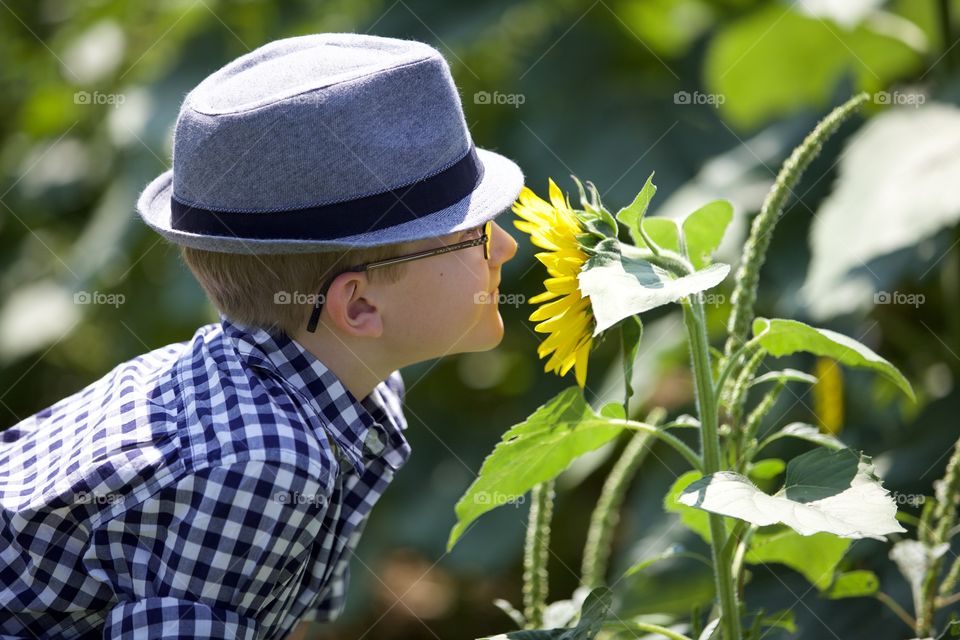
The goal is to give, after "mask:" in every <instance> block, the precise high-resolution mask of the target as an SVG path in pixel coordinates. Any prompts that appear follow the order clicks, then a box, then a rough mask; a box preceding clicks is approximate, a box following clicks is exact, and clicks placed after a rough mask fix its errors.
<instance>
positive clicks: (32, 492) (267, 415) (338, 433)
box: [0, 318, 410, 638]
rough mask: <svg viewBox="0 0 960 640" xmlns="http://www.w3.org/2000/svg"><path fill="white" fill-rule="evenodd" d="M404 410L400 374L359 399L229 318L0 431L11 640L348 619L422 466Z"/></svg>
mask: <svg viewBox="0 0 960 640" xmlns="http://www.w3.org/2000/svg"><path fill="white" fill-rule="evenodd" d="M402 395H403V383H402V380H401V378H400V374H399V372H396V373H394V374H393V375H392V376H390V378H389V379H388V380H387V381H385V382H384V383H382V384H381V385H379V386H378V387H377V388H376V389H375V390H374V392H373V393H371V394H370V395H369V396H367V397H366V398H364V399H363V401H362V402H358V401H357V400H356V399H355V398H354V397H353V395H352V394H350V393H349V392H348V391H347V390H346V389H344V388H343V386H342V385H341V384H340V382H339V381H338V380H337V378H336V377H335V376H333V375H332V374H331V373H330V371H329V370H327V369H326V367H324V365H323V364H322V363H321V362H320V361H319V360H317V359H316V358H314V357H313V356H312V355H311V354H309V353H307V352H306V351H304V350H303V349H302V348H300V346H299V345H298V344H297V343H296V342H294V341H292V340H290V339H289V338H284V337H283V336H277V337H273V336H270V335H269V334H268V333H267V332H266V331H263V330H258V329H252V328H250V327H246V326H243V325H239V324H237V323H234V322H231V321H230V320H229V319H227V318H222V322H221V324H213V325H207V326H204V327H201V328H200V329H199V330H198V331H197V332H196V334H195V335H194V337H193V339H192V340H189V341H187V342H183V343H178V344H173V345H169V346H167V347H164V348H162V349H157V350H155V351H152V352H150V353H147V354H145V355H143V356H140V357H138V358H136V359H134V360H131V361H129V362H126V363H124V364H122V365H120V366H118V367H116V368H115V369H114V370H113V371H111V372H110V373H108V374H107V375H106V376H104V377H103V378H101V379H100V380H98V381H96V382H94V383H93V384H91V385H90V386H88V387H87V388H85V389H83V390H82V391H80V392H78V393H77V394H75V395H73V396H71V397H68V398H66V399H64V400H62V401H60V402H58V403H57V404H55V405H53V406H52V407H50V408H49V409H46V410H44V411H41V412H39V413H37V414H36V415H34V416H31V417H30V418H27V419H26V420H24V421H22V422H21V423H19V424H17V425H14V426H13V427H11V428H10V429H8V430H6V431H4V432H2V433H0V438H2V442H0V504H2V512H0V536H2V539H3V540H5V541H7V545H6V546H5V547H4V549H3V550H2V552H0V602H2V603H4V606H5V607H9V609H10V610H11V611H12V612H13V613H14V615H12V616H10V617H5V618H3V619H0V634H12V635H13V636H15V637H17V636H19V637H25V638H26V637H34V635H36V636H38V637H80V636H83V635H85V634H88V633H90V632H97V633H99V631H98V629H99V628H100V627H101V626H103V625H105V626H104V636H103V637H110V638H112V637H125V635H124V634H125V633H126V630H125V628H126V629H130V630H132V629H137V630H138V633H144V634H147V635H149V637H178V635H184V636H189V635H190V633H192V631H190V630H191V629H196V630H199V629H205V631H203V632H198V635H199V636H203V637H216V638H220V637H222V638H243V637H277V638H282V637H283V636H284V635H286V634H287V633H288V632H289V631H290V629H291V628H292V627H293V625H294V624H295V623H296V622H297V620H299V619H313V620H325V619H330V618H332V617H335V616H336V614H337V613H339V611H340V609H341V607H342V605H343V601H344V595H345V589H346V586H347V580H348V576H349V567H348V563H349V559H350V556H351V554H352V552H353V549H354V546H355V545H356V542H357V539H358V538H359V534H360V531H361V529H362V526H363V523H364V521H365V518H366V516H367V514H368V512H369V511H370V509H371V507H372V506H373V505H374V504H375V503H376V501H377V499H378V498H379V496H380V494H381V493H382V492H383V490H384V489H385V488H386V486H387V485H388V483H389V482H390V480H391V479H392V477H393V473H394V471H395V470H396V469H397V468H399V467H400V466H401V465H402V464H403V463H404V461H405V460H406V458H407V456H408V455H409V453H410V447H409V445H408V444H407V442H406V440H405V438H404V436H403V433H402V430H403V429H405V428H406V423H405V421H404V418H403V414H402V411H401V409H400V403H401V400H402ZM304 419H306V427H307V428H304V426H305V425H304ZM330 439H332V440H333V447H334V448H335V449H336V453H335V452H334V451H333V449H332V447H331V443H330ZM198 594H199V595H202V596H203V602H197V601H196V600H195V598H196V595H198ZM263 629H277V630H279V632H278V633H276V634H275V635H270V636H265V635H262V631H263ZM185 632H186V633H185Z"/></svg>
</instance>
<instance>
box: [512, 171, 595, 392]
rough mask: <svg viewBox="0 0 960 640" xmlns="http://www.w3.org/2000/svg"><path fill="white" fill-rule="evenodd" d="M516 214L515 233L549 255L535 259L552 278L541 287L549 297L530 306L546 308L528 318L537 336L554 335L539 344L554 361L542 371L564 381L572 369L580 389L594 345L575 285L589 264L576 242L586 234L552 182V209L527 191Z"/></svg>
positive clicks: (585, 301) (587, 311)
mask: <svg viewBox="0 0 960 640" xmlns="http://www.w3.org/2000/svg"><path fill="white" fill-rule="evenodd" d="M513 212H514V213H515V214H517V215H518V216H519V217H520V218H522V220H515V221H514V223H513V224H514V225H515V226H516V227H517V229H519V230H520V231H523V232H524V233H529V234H530V242H532V243H533V244H534V245H535V246H537V247H540V248H541V249H546V251H545V252H543V253H538V254H536V258H537V259H538V260H539V261H540V262H542V263H543V264H544V266H545V267H546V268H547V273H548V274H549V275H550V276H551V277H549V278H547V279H546V280H544V281H543V286H544V287H545V288H546V291H545V292H543V293H541V294H540V295H537V296H534V297H533V298H531V299H530V304H540V303H541V302H546V304H544V305H542V306H541V307H540V308H539V309H537V310H536V311H534V312H533V314H531V316H530V320H531V321H535V322H539V324H537V325H536V326H535V327H534V329H535V330H536V331H538V332H540V333H547V334H550V335H548V336H547V338H546V339H545V340H544V341H543V342H542V343H540V346H539V347H538V348H537V354H538V355H539V356H540V358H546V357H547V356H550V359H549V360H548V361H547V363H546V365H545V366H544V371H546V372H548V373H549V372H551V371H555V372H557V375H559V376H565V375H567V372H568V371H570V369H571V368H574V374H575V376H576V379H577V384H578V385H579V386H580V388H581V389H582V388H583V386H584V384H585V383H586V381H587V358H588V357H589V355H590V347H591V346H592V345H593V337H592V331H593V326H594V321H593V312H592V310H591V307H590V299H589V298H588V297H585V296H583V294H582V293H581V292H580V288H579V282H578V281H577V274H579V273H580V269H581V267H583V263H584V262H586V261H587V255H586V254H585V253H584V252H583V249H582V248H581V246H580V243H579V242H578V241H577V235H578V234H581V233H584V228H583V226H582V225H581V224H580V221H579V219H578V218H577V216H576V214H575V213H574V212H573V210H572V209H571V208H570V204H569V203H568V202H567V201H566V200H564V197H563V194H562V193H561V192H560V188H559V187H558V186H557V185H556V184H555V183H554V182H553V180H550V202H549V203H547V202H545V201H543V200H542V199H540V197H539V196H537V195H536V194H535V193H534V192H533V191H531V190H530V189H528V188H527V187H523V190H521V191H520V196H519V198H518V200H517V202H515V203H514V204H513ZM548 300H549V301H550V302H547V301H548ZM551 354H552V355H551Z"/></svg>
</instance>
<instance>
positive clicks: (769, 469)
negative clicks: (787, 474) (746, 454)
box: [747, 458, 787, 480]
mask: <svg viewBox="0 0 960 640" xmlns="http://www.w3.org/2000/svg"><path fill="white" fill-rule="evenodd" d="M786 468H787V463H786V462H784V461H783V460H781V459H780V458H767V459H765V460H757V461H756V462H752V463H750V469H749V470H748V471H747V475H748V476H749V477H750V478H751V479H753V480H772V479H774V478H776V477H777V476H778V475H780V474H781V473H783V470H784V469H786Z"/></svg>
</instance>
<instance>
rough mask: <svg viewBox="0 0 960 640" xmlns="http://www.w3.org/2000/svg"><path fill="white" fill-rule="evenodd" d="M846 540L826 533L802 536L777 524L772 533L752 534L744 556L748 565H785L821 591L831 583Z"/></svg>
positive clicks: (843, 551) (847, 541) (847, 542)
mask: <svg viewBox="0 0 960 640" xmlns="http://www.w3.org/2000/svg"><path fill="white" fill-rule="evenodd" d="M850 542H851V541H850V540H849V539H847V538H838V537H837V536H835V535H832V534H829V533H815V534H813V535H812V536H803V535H800V534H799V533H797V532H796V531H794V530H793V529H790V528H788V527H780V528H779V529H777V530H775V531H773V532H769V533H768V532H763V531H758V532H756V533H755V534H753V537H752V538H751V539H750V548H749V550H748V551H747V555H746V556H745V557H744V559H745V560H746V561H747V562H749V563H750V564H762V563H771V562H777V563H780V564H785V565H787V566H788V567H790V568H791V569H794V570H795V571H798V572H800V573H801V574H802V575H803V577H805V578H806V579H807V580H809V581H810V584H812V585H814V586H815V587H817V589H819V590H820V591H824V590H826V589H827V588H829V587H830V584H831V583H832V582H833V574H834V572H835V571H836V568H837V565H838V564H839V563H840V560H842V559H843V554H844V553H846V551H847V548H848V547H849V546H850Z"/></svg>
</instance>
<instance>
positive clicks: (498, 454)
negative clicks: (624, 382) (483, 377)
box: [447, 387, 623, 550]
mask: <svg viewBox="0 0 960 640" xmlns="http://www.w3.org/2000/svg"><path fill="white" fill-rule="evenodd" d="M622 430H623V425H622V423H621V424H616V423H611V421H610V420H609V419H607V418H605V417H603V416H600V415H598V414H597V413H595V412H594V411H593V409H591V408H590V405H588V404H587V403H586V402H585V401H584V399H583V394H582V393H581V391H580V389H579V387H570V388H568V389H566V390H564V391H562V392H561V393H559V394H558V395H556V396H555V397H554V398H553V399H552V400H550V401H549V402H547V403H546V404H544V405H543V406H541V407H540V408H539V409H537V410H536V411H535V412H533V414H532V415H531V416H530V417H529V418H527V419H526V420H524V421H523V422H521V423H520V424H517V425H514V426H513V427H511V428H510V429H509V430H508V431H507V432H506V433H504V434H503V438H502V440H501V441H500V442H498V443H497V446H496V447H494V449H493V452H492V453H491V454H490V455H489V456H487V459H486V460H484V462H483V466H482V467H481V468H480V475H479V476H478V477H477V479H476V480H474V481H473V484H471V485H470V487H469V488H468V489H467V491H466V493H464V494H463V497H462V498H460V500H459V501H458V502H457V505H456V507H455V509H456V513H457V524H456V525H455V526H454V527H453V530H452V531H451V532H450V539H449V541H448V542H447V550H450V549H452V548H453V545H454V544H456V542H457V539H459V538H460V536H461V535H462V534H463V532H464V531H465V530H466V528H467V527H468V526H469V525H470V523H471V522H473V521H474V520H476V519H477V518H478V517H479V516H480V515H482V514H484V513H486V512H487V511H490V510H491V509H494V508H496V507H498V506H500V505H503V504H508V503H511V502H514V501H516V500H517V499H519V498H520V497H521V496H523V495H524V494H525V493H526V492H527V491H529V490H530V489H531V488H533V486H534V485H536V484H539V483H541V482H546V481H547V480H551V479H553V478H555V477H557V476H558V475H560V473H561V472H562V471H563V470H564V469H566V468H567V466H568V465H569V464H570V463H571V462H572V461H573V460H574V459H575V458H577V457H578V456H580V455H582V454H584V453H586V452H588V451H593V450H594V449H597V448H598V447H600V446H601V445H603V444H604V443H606V442H609V441H610V440H612V439H613V438H615V437H617V435H618V434H619V433H620V432H621V431H622Z"/></svg>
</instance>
